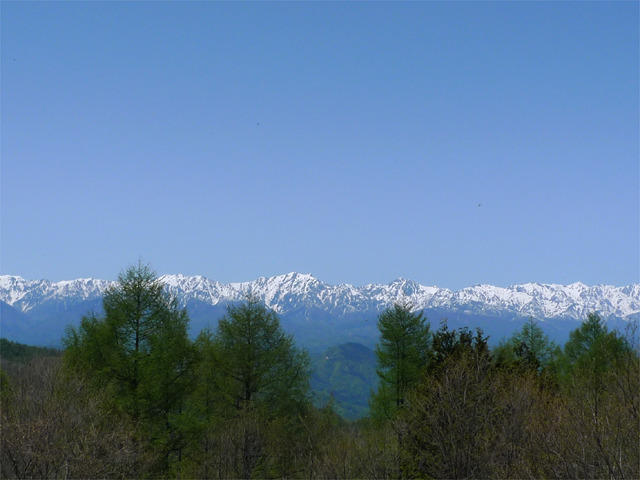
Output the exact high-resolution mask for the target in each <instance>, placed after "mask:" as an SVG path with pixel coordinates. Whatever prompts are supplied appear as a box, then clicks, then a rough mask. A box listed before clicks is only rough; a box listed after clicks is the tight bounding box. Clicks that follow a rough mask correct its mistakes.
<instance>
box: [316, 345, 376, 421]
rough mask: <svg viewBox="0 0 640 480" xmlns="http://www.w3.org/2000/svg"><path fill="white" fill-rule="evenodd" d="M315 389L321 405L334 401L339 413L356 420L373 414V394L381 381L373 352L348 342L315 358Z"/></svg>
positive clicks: (318, 402)
mask: <svg viewBox="0 0 640 480" xmlns="http://www.w3.org/2000/svg"><path fill="white" fill-rule="evenodd" d="M312 360H313V374H312V376H311V388H312V389H313V391H314V395H315V401H316V404H317V405H326V404H327V403H328V402H330V401H331V399H332V398H333V402H334V407H335V410H336V412H337V413H339V414H340V415H342V416H343V417H344V418H347V419H350V420H354V419H357V418H361V417H364V416H365V415H367V413H368V411H369V395H370V394H371V390H373V389H375V387H376V385H377V381H378V377H377V375H376V357H375V353H374V352H373V350H371V349H369V348H367V347H365V346H364V345H361V344H359V343H345V344H342V345H338V346H335V347H331V348H329V349H327V350H326V351H325V352H324V353H323V354H322V355H317V356H314V358H313V359H312Z"/></svg>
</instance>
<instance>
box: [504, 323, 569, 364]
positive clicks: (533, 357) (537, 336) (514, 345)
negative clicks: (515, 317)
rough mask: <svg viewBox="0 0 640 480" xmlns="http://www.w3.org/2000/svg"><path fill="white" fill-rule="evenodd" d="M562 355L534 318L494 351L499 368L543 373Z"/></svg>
mask: <svg viewBox="0 0 640 480" xmlns="http://www.w3.org/2000/svg"><path fill="white" fill-rule="evenodd" d="M559 355H560V349H559V348H558V346H557V345H556V344H555V343H553V342H552V341H551V340H549V337H548V336H547V335H545V333H544V332H543V331H542V329H541V328H540V327H539V326H538V324H537V323H536V322H535V320H534V319H533V318H529V321H528V322H527V323H525V324H524V325H523V326H522V328H521V329H520V331H518V332H516V333H515V334H514V335H513V336H512V337H511V338H509V339H508V340H506V341H503V342H501V343H500V344H499V345H498V347H496V348H495V349H494V351H493V356H494V359H495V361H496V363H497V365H499V366H505V367H518V368H523V369H530V370H535V371H537V372H542V371H543V370H545V369H549V368H550V367H552V365H553V364H554V362H555V361H556V360H557V358H558V356H559Z"/></svg>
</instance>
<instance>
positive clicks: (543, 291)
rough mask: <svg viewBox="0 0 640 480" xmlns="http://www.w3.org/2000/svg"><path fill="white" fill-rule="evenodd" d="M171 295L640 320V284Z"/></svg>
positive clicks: (84, 283) (266, 286) (216, 290)
mask: <svg viewBox="0 0 640 480" xmlns="http://www.w3.org/2000/svg"><path fill="white" fill-rule="evenodd" d="M160 280H161V281H162V283H164V284H165V285H166V286H167V289H168V290H169V291H170V292H171V293H173V294H175V295H176V296H177V297H178V298H179V299H180V300H181V301H182V302H183V304H185V305H187V304H188V303H189V302H190V301H193V300H197V301H200V302H203V303H207V304H209V305H218V304H221V303H226V302H235V301H240V300H243V299H245V298H247V296H248V295H251V296H254V297H257V298H258V299H259V300H261V301H263V302H264V303H265V304H266V305H267V306H268V307H269V308H272V309H273V310H275V311H276V312H278V313H281V314H286V313H288V312H290V311H292V310H296V309H299V308H300V307H303V306H304V307H315V308H318V309H322V310H326V311H327V312H335V313H338V314H344V313H350V312H356V311H370V310H382V309H384V308H386V307H388V306H390V305H393V304H394V303H396V302H408V303H409V304H411V305H412V306H413V308H414V309H415V310H424V309H430V308H440V309H448V310H460V311H473V312H483V313H507V312H508V313H513V314H516V315H520V316H527V317H528V316H533V317H534V318H537V319H540V320H543V319H545V318H557V317H563V318H573V319H576V320H580V319H583V318H585V317H586V315H587V314H588V313H590V312H598V313H599V314H600V315H601V316H603V317H605V318H609V317H615V318H621V319H624V318H627V317H629V316H632V315H634V314H638V313H640V284H632V285H627V286H623V287H615V286H611V285H595V286H587V285H585V284H583V283H572V284H570V285H558V284H540V283H524V284H521V285H512V286H510V287H496V286H493V285H476V286H473V287H467V288H463V289H461V290H457V291H454V290H449V289H446V288H439V287H435V286H424V285H420V284H418V283H416V282H414V281H411V280H405V279H397V280H395V281H393V282H391V283H389V284H386V285H381V284H369V285H365V286H363V287H355V286H353V285H349V284H340V285H328V284H326V283H323V282H321V281H320V280H318V279H316V278H315V277H313V276H312V275H310V274H301V273H295V272H292V273H287V274H284V275H276V276H273V277H268V278H265V277H260V278H258V279H257V280H254V281H252V282H242V283H226V284H225V283H220V282H217V281H214V280H210V279H208V278H206V277H203V276H185V275H179V274H178V275H163V276H161V277H160ZM113 283H114V282H110V281H107V280H97V279H93V278H81V279H76V280H65V281H61V282H50V281H48V280H35V281H32V280H25V279H24V278H22V277H19V276H10V275H0V301H3V302H5V303H6V304H8V305H10V306H12V307H14V308H16V309H17V310H19V311H21V312H23V313H27V312H29V311H30V310H31V309H32V308H34V307H35V306H37V305H38V304H41V303H43V302H51V301H72V302H74V303H77V302H81V301H87V300H94V299H99V298H101V297H102V294H103V293H104V292H105V290H106V289H107V288H108V287H109V286H110V285H112V284H113Z"/></svg>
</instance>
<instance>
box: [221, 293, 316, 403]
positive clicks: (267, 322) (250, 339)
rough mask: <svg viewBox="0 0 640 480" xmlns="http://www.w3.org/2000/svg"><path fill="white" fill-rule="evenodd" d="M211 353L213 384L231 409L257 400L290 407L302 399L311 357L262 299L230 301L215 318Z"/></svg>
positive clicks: (304, 399) (307, 381)
mask: <svg viewBox="0 0 640 480" xmlns="http://www.w3.org/2000/svg"><path fill="white" fill-rule="evenodd" d="M213 352H214V354H213V358H214V359H215V360H214V361H215V367H216V368H217V370H218V372H219V375H218V383H217V387H218V388H219V389H220V390H221V391H222V392H224V396H225V399H226V400H227V402H228V403H229V404H230V405H232V406H233V407H234V408H236V409H238V410H240V409H245V408H249V407H252V406H254V405H255V404H258V405H268V406H269V410H270V411H272V412H276V411H277V412H291V411H292V410H291V409H292V408H293V409H294V410H295V409H297V408H299V407H300V406H301V405H305V404H306V402H307V400H308V394H309V357H308V355H307V353H306V352H304V351H301V350H298V349H297V348H295V345H294V342H293V337H292V336H291V335H287V334H286V333H285V332H284V331H283V330H282V328H281V327H280V321H279V320H278V316H277V315H276V313H275V312H273V311H272V310H269V309H267V308H266V307H265V306H264V305H263V304H261V303H259V302H257V301H254V300H249V301H247V302H245V303H241V304H239V305H234V306H230V307H229V309H228V312H227V315H226V316H225V317H224V318H222V319H221V320H220V322H219V323H218V329H217V331H216V334H215V340H214V351H213Z"/></svg>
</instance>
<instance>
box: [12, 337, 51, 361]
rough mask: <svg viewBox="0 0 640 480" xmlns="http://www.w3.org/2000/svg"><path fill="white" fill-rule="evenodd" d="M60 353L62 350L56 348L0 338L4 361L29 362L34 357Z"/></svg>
mask: <svg viewBox="0 0 640 480" xmlns="http://www.w3.org/2000/svg"><path fill="white" fill-rule="evenodd" d="M60 354H61V352H60V350H57V349H55V348H47V347H33V346H31V345H24V344H22V343H18V342H12V341H10V340H7V339H6V338H0V359H2V360H4V361H10V362H28V361H29V360H31V359H32V358H34V357H52V356H58V355H60Z"/></svg>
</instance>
